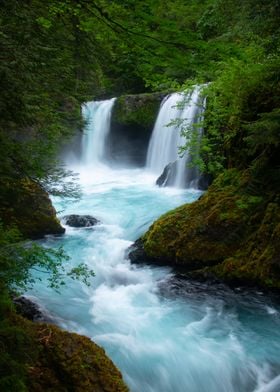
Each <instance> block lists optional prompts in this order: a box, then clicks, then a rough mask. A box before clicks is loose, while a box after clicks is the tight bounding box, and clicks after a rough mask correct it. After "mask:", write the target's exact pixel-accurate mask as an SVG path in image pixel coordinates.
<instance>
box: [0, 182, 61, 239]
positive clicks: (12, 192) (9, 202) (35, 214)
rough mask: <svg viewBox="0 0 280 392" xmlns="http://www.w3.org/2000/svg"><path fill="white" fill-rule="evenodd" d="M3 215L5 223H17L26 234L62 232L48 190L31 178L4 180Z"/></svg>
mask: <svg viewBox="0 0 280 392" xmlns="http://www.w3.org/2000/svg"><path fill="white" fill-rule="evenodd" d="M1 188H2V189H4V192H3V193H4V194H3V195H2V198H3V202H2V203H1V209H0V217H1V220H2V221H3V223H4V225H6V226H11V225H16V226H17V227H18V229H19V230H20V232H21V233H22V234H23V235H24V236H25V237H26V238H33V239H35V238H41V237H43V236H44V235H46V234H63V233H64V231H65V229H64V228H63V227H62V226H61V224H60V222H59V220H58V219H57V217H56V211H55V209H54V207H53V206H52V203H51V200H50V198H49V196H48V194H47V193H46V192H45V191H44V190H43V189H42V188H41V186H40V185H38V184H37V183H35V182H34V181H31V180H29V179H22V180H13V181H11V180H9V181H7V182H5V184H4V186H2V187H1Z"/></svg>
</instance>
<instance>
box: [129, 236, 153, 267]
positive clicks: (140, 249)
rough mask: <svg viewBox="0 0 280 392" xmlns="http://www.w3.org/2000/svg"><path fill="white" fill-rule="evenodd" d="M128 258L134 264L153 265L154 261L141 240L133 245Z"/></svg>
mask: <svg viewBox="0 0 280 392" xmlns="http://www.w3.org/2000/svg"><path fill="white" fill-rule="evenodd" d="M127 257H128V258H129V260H130V261H131V263H132V264H141V263H151V262H153V260H152V259H151V258H149V257H148V256H147V253H146V252H145V250H144V244H143V241H142V239H141V238H139V239H138V240H137V241H135V242H134V244H132V245H131V246H130V247H129V248H128V250H127Z"/></svg>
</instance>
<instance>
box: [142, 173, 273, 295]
mask: <svg viewBox="0 0 280 392" xmlns="http://www.w3.org/2000/svg"><path fill="white" fill-rule="evenodd" d="M250 184H251V179H250V175H249V174H248V171H245V172H238V171H237V170H228V171H227V172H225V173H224V174H222V175H221V176H220V177H218V178H217V179H216V180H215V181H214V182H213V184H212V185H211V186H210V187H209V189H208V191H207V192H206V193H205V194H204V195H203V196H201V197H200V198H199V200H197V201H196V202H194V203H192V204H186V205H183V206H181V207H179V208H177V209H175V210H173V211H170V212H168V213H167V214H165V215H163V216H162V217H161V218H159V219H158V220H157V221H155V222H154V223H153V225H152V226H151V227H150V229H149V230H148V232H147V233H146V234H145V235H144V236H143V237H142V244H143V251H144V252H145V254H146V255H147V257H148V258H149V259H150V260H152V261H154V262H160V263H167V264H170V265H174V266H182V267H184V268H185V269H186V270H203V273H209V274H213V273H214V274H215V275H216V276H218V277H219V278H222V279H225V280H227V281H231V282H237V283H238V282H239V283H245V284H257V285H261V286H265V287H272V288H280V207H279V205H278V203H276V202H269V201H268V200H266V199H265V198H264V197H263V196H261V194H259V195H258V194H250V189H251V188H252V186H251V185H250ZM254 192H256V190H255V189H254Z"/></svg>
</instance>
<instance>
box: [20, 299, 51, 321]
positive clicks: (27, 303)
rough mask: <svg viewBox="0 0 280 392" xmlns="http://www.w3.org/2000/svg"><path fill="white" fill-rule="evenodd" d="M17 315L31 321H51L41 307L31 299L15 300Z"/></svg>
mask: <svg viewBox="0 0 280 392" xmlns="http://www.w3.org/2000/svg"><path fill="white" fill-rule="evenodd" d="M13 302H14V304H15V307H16V310H17V313H19V314H20V315H22V316H23V317H25V318H27V319H28V320H31V321H48V322H49V321H50V319H49V318H48V317H47V316H46V315H45V314H44V313H43V312H42V310H41V309H40V307H39V305H37V304H36V303H35V302H33V301H31V300H30V299H28V298H26V297H24V296H20V297H16V298H14V299H13Z"/></svg>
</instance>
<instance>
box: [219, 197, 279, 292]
mask: <svg viewBox="0 0 280 392" xmlns="http://www.w3.org/2000/svg"><path fill="white" fill-rule="evenodd" d="M213 272H215V274H216V275H217V276H219V277H221V278H222V279H225V280H227V281H231V282H239V283H246V282H250V283H251V284H256V285H259V286H263V287H267V288H276V289H280V207H279V205H278V204H276V203H269V204H268V205H267V208H266V210H265V213H264V216H263V219H262V221H261V222H260V224H259V226H258V228H257V229H256V230H255V231H254V232H253V233H252V235H251V236H249V237H248V239H247V241H246V243H245V244H244V246H243V247H240V248H239V249H238V251H237V252H236V253H235V254H234V255H233V256H232V257H228V258H226V259H225V261H224V262H223V263H221V264H220V265H217V266H216V267H215V268H214V269H213Z"/></svg>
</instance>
